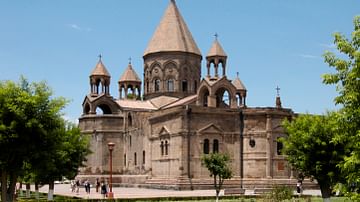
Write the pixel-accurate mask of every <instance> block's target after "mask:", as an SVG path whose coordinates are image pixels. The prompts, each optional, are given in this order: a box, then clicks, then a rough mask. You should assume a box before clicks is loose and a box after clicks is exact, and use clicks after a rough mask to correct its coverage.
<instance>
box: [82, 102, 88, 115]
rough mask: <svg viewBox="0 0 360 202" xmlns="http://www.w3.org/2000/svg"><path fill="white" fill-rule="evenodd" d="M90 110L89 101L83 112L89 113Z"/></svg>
mask: <svg viewBox="0 0 360 202" xmlns="http://www.w3.org/2000/svg"><path fill="white" fill-rule="evenodd" d="M89 112H90V105H89V103H86V104H85V106H84V111H83V113H84V114H89Z"/></svg>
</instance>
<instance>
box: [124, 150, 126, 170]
mask: <svg viewBox="0 0 360 202" xmlns="http://www.w3.org/2000/svg"><path fill="white" fill-rule="evenodd" d="M124 166H125V167H126V153H125V154H124Z"/></svg>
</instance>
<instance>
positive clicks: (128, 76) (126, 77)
mask: <svg viewBox="0 0 360 202" xmlns="http://www.w3.org/2000/svg"><path fill="white" fill-rule="evenodd" d="M124 81H135V82H140V83H141V80H140V78H139V76H138V75H137V74H136V72H135V70H134V69H133V68H132V65H131V63H129V65H128V66H127V68H126V70H125V72H124V73H123V75H122V76H121V77H120V79H119V82H124Z"/></svg>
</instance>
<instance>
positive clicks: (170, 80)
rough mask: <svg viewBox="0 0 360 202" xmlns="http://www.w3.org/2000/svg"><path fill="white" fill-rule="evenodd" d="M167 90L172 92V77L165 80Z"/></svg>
mask: <svg viewBox="0 0 360 202" xmlns="http://www.w3.org/2000/svg"><path fill="white" fill-rule="evenodd" d="M167 91H168V92H174V79H169V80H168V81H167Z"/></svg>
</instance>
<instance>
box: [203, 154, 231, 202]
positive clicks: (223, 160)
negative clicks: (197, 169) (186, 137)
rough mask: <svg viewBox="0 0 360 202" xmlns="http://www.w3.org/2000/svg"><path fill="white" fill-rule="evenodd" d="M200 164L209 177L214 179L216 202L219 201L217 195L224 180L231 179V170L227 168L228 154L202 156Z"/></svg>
mask: <svg viewBox="0 0 360 202" xmlns="http://www.w3.org/2000/svg"><path fill="white" fill-rule="evenodd" d="M201 162H202V164H203V165H204V166H205V167H206V168H207V169H208V170H209V172H210V176H211V177H213V178H214V188H215V190H216V201H219V193H220V190H221V187H222V185H223V183H224V180H225V179H230V178H231V177H232V170H231V168H230V167H229V163H230V157H229V155H228V154H222V153H211V154H207V155H204V156H202V158H201Z"/></svg>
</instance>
